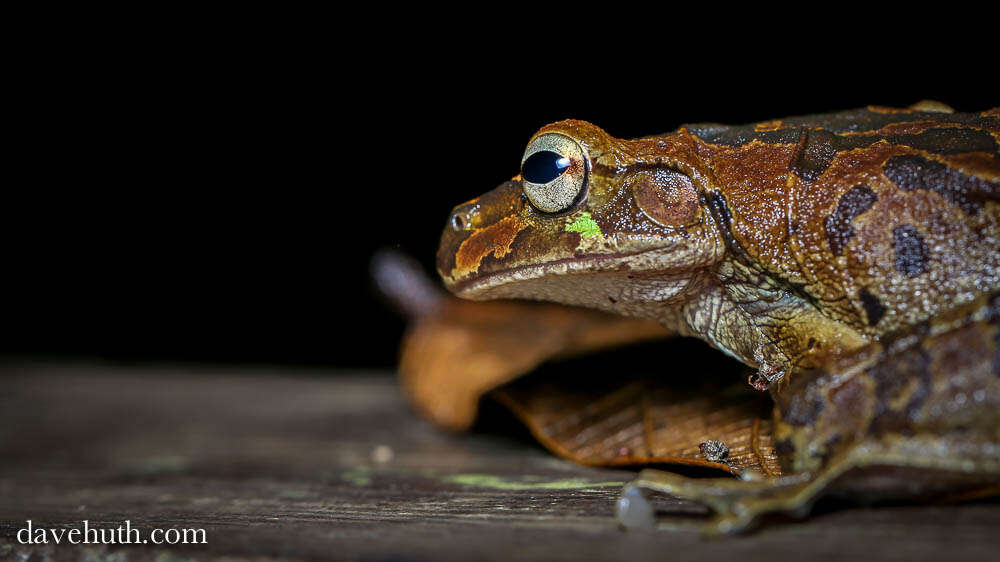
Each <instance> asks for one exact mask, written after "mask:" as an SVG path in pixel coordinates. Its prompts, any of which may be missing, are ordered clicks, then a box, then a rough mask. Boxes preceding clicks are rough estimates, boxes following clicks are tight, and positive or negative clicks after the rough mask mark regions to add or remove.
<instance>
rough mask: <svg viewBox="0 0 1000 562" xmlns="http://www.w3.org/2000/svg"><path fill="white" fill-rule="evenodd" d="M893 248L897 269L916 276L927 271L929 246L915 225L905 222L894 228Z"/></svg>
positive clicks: (907, 274) (905, 274)
mask: <svg viewBox="0 0 1000 562" xmlns="http://www.w3.org/2000/svg"><path fill="white" fill-rule="evenodd" d="M892 248H893V252H894V253H895V256H896V260H895V261H896V271H898V272H899V273H900V274H901V275H904V276H906V277H916V276H918V275H920V274H921V273H924V272H925V271H927V246H926V245H924V237H923V236H922V235H921V234H920V231H918V230H917V229H916V228H915V227H914V226H912V225H909V224H904V225H902V226H897V227H896V228H894V229H893V230H892Z"/></svg>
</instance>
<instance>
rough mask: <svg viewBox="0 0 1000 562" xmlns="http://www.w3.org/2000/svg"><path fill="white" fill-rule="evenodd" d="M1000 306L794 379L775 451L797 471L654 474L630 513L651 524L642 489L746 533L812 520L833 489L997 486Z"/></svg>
mask: <svg viewBox="0 0 1000 562" xmlns="http://www.w3.org/2000/svg"><path fill="white" fill-rule="evenodd" d="M996 304H997V299H996V298H994V299H993V301H992V302H991V303H990V306H986V307H980V308H978V309H976V310H975V311H973V312H972V313H969V314H968V316H967V317H964V318H963V317H958V316H953V317H950V318H947V319H942V320H941V322H939V323H938V324H929V325H923V326H919V327H916V328H913V329H912V330H911V331H910V332H909V333H906V334H897V335H894V336H892V337H888V338H884V339H883V341H882V343H881V344H873V345H872V346H869V347H867V348H865V349H862V350H859V351H858V352H856V353H854V354H852V355H850V356H847V357H842V358H839V359H838V360H837V361H834V362H831V363H830V364H829V365H827V366H826V367H825V368H823V369H816V370H813V371H810V372H803V373H798V374H796V375H794V376H793V378H792V380H791V381H789V383H788V384H787V385H784V388H781V389H778V390H777V391H776V392H775V400H776V407H775V433H774V436H775V440H776V448H777V450H778V451H779V454H781V455H782V459H781V460H782V464H783V465H784V466H785V467H786V468H787V469H788V472H789V473H791V475H790V476H784V477H781V478H776V479H762V480H752V481H736V480H731V479H711V480H706V479H691V478H685V477H682V476H678V475H674V474H669V473H665V472H661V471H655V470H646V471H643V472H641V473H640V474H639V477H638V478H637V479H636V480H635V481H633V482H632V483H630V484H629V485H628V486H627V487H626V489H625V492H624V494H623V497H622V500H621V501H620V502H619V509H620V511H619V516H620V517H621V519H622V521H623V522H624V523H632V524H642V523H643V518H642V517H638V516H637V515H636V514H639V513H647V514H650V513H651V510H650V509H649V508H648V506H647V505H644V503H643V497H642V495H641V490H642V489H650V490H657V491H661V492H665V493H668V494H671V495H675V496H678V497H681V498H685V499H690V500H693V501H695V502H698V503H701V504H704V505H705V506H707V507H708V508H709V509H711V510H712V511H713V512H714V514H715V517H714V519H713V520H712V521H711V523H710V524H709V525H708V527H707V530H708V531H709V532H738V531H742V530H745V529H747V528H748V527H750V526H751V525H752V524H753V523H754V522H755V521H757V520H758V519H759V518H760V517H761V516H762V515H765V514H768V513H773V512H784V513H790V514H793V515H800V516H804V515H806V514H808V512H809V510H810V508H811V506H812V504H813V503H814V502H815V500H817V499H818V498H820V497H822V496H824V495H827V494H831V493H836V494H838V495H842V496H846V497H849V498H853V499H857V500H861V501H872V500H878V499H888V498H901V499H905V498H909V499H926V498H932V497H947V496H958V495H961V494H969V493H973V494H974V493H976V492H977V491H982V490H992V491H993V492H996V491H997V483H998V482H1000V353H998V350H1000V339H998V338H1000V329H998V326H997V319H998V317H1000V314H998V313H997V310H996V309H997V307H996ZM647 523H648V522H647Z"/></svg>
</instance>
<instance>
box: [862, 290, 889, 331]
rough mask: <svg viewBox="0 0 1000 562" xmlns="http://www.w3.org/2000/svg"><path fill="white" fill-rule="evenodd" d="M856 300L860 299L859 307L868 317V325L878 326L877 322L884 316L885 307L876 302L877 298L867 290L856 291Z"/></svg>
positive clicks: (880, 302) (878, 301)
mask: <svg viewBox="0 0 1000 562" xmlns="http://www.w3.org/2000/svg"><path fill="white" fill-rule="evenodd" d="M858 298H859V299H861V306H863V307H864V309H865V314H866V315H867V316H868V325H869V326H874V325H876V324H878V322H879V320H881V319H882V317H883V316H885V305H884V304H882V301H880V300H878V297H876V296H875V295H873V294H871V292H869V291H868V289H861V290H860V291H858Z"/></svg>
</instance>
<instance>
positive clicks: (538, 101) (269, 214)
mask: <svg viewBox="0 0 1000 562" xmlns="http://www.w3.org/2000/svg"><path fill="white" fill-rule="evenodd" d="M457 41H460V40H459V39H457V38H456V39H455V40H454V41H451V40H450V39H449V38H439V39H438V40H437V41H436V42H434V43H433V44H431V43H430V42H429V40H428V39H427V38H425V37H413V36H411V37H408V41H407V42H405V44H403V43H400V44H394V45H391V46H390V47H391V48H390V49H389V50H387V51H385V52H377V51H376V50H369V49H374V46H375V45H376V44H374V43H369V44H367V45H366V46H358V45H353V46H352V47H351V48H347V47H345V46H344V45H340V44H334V45H333V46H331V45H330V43H329V42H327V41H324V40H323V39H322V38H317V39H315V40H313V39H310V38H308V37H306V38H289V39H288V41H280V42H279V43H281V46H280V48H277V47H275V43H274V42H271V43H270V46H266V47H254V46H251V45H248V44H239V45H227V46H225V48H218V49H209V50H201V49H198V50H193V51H182V50H178V49H176V48H174V47H176V45H173V46H171V48H165V49H162V50H159V51H157V50H154V51H153V52H143V53H142V54H141V55H136V54H134V53H129V52H128V49H127V48H125V49H123V48H122V45H120V44H117V45H107V46H106V49H97V50H96V51H94V50H91V49H87V50H84V51H82V52H80V53H76V52H74V51H72V50H69V51H67V50H61V51H59V52H58V53H55V54H52V55H51V56H49V57H47V62H48V64H46V65H44V66H41V67H40V66H38V65H32V70H31V72H30V73H29V74H28V75H27V76H28V78H27V79H24V80H20V81H18V82H17V83H16V85H15V86H12V88H14V89H16V90H17V92H16V93H17V94H18V98H19V100H20V101H19V103H18V104H16V105H15V106H14V109H13V117H15V118H16V119H17V120H18V121H19V122H20V125H21V126H20V127H18V128H17V129H16V133H15V134H14V142H13V146H12V147H11V148H10V149H9V151H8V159H9V161H10V163H11V168H10V173H9V174H8V181H7V182H6V184H7V185H6V186H5V188H4V191H5V195H4V199H5V201H4V203H3V205H2V210H0V212H2V213H3V216H2V235H3V240H4V242H3V246H2V248H3V251H4V259H3V264H4V266H3V279H4V281H3V293H2V306H3V314H2V330H3V333H2V334H0V353H2V354H5V355H8V356H14V357H26V356H30V357H39V356H41V357H77V356H82V357H104V358H112V359H120V360H127V361H132V360H148V359H157V360H158V359H166V360H210V361H240V362H291V363H316V364H327V365H338V366H389V365H392V364H393V362H394V359H395V353H396V351H395V349H396V344H397V342H398V338H399V336H400V334H401V332H402V328H403V323H402V321H401V320H400V319H398V318H397V317H396V316H395V314H394V313H393V312H391V311H390V310H389V309H388V308H387V307H386V306H384V304H383V303H382V302H381V301H380V299H379V298H378V297H377V296H376V294H375V292H374V290H373V287H372V284H371V282H370V280H369V275H368V260H369V258H370V256H371V255H372V253H373V252H374V251H376V250H377V249H379V248H384V247H394V248H398V249H402V250H404V251H406V252H408V253H410V254H412V255H414V256H416V257H417V258H418V259H420V260H421V261H422V262H423V263H424V264H425V266H426V267H428V268H430V267H431V266H432V263H433V256H434V252H435V250H436V246H437V238H438V233H439V232H440V229H441V227H442V226H443V225H444V221H445V219H446V217H447V215H448V212H449V210H450V209H451V207H452V206H454V205H455V204H458V203H460V202H462V201H464V200H467V199H469V198H472V197H474V196H476V195H478V194H480V193H482V192H484V191H487V190H489V189H491V188H492V187H494V186H495V185H497V184H498V183H500V182H502V181H504V180H506V179H508V178H510V177H511V176H513V175H514V174H516V173H517V166H518V163H519V161H520V155H521V152H522V150H523V147H524V144H525V142H526V141H527V139H528V138H529V137H530V136H531V134H532V133H533V132H534V131H535V130H536V129H537V128H539V127H540V126H542V125H544V124H546V123H548V122H551V121H555V120H559V119H563V118H567V117H573V118H579V119H585V120H588V121H592V122H594V123H596V124H598V125H600V126H601V127H603V128H604V129H605V130H607V131H608V132H609V133H611V134H612V135H615V136H619V137H626V138H627V137H635V136H642V135H647V134H653V133H661V132H665V131H669V130H672V129H674V128H676V127H677V126H678V125H679V124H681V123H690V122H699V121H715V122H723V123H744V122H752V121H758V120H766V119H770V118H777V117H783V116H789V115H795V114H804V113H816V112H824V111H833V110H838V109H847V108H853V107H860V106H864V105H868V104H875V105H889V106H905V105H909V104H911V103H914V102H916V101H918V100H920V99H924V98H931V99H939V100H941V101H944V102H946V103H949V104H951V105H953V106H954V107H956V108H957V109H959V110H982V109H985V108H987V107H991V106H996V105H997V104H998V103H1000V100H998V99H997V97H996V95H995V93H994V92H995V88H994V86H992V85H991V82H992V78H991V77H990V75H989V73H986V74H976V73H974V72H970V71H969V66H958V65H955V64H953V61H952V62H948V61H947V60H942V61H941V62H940V64H933V63H930V64H929V63H928V61H927V60H926V59H923V60H919V61H918V60H917V59H919V58H920V57H919V56H915V57H914V62H915V63H919V64H914V65H913V66H905V65H904V66H900V65H899V64H898V63H897V64H894V65H889V64H888V63H887V59H883V58H879V57H878V56H875V57H869V58H868V59H867V60H868V62H867V63H861V62H859V60H860V59H856V58H850V57H848V58H847V59H826V60H825V61H820V62H819V63H816V62H815V61H813V64H811V65H810V66H808V67H806V66H803V67H802V68H804V70H803V71H802V72H794V71H793V69H794V68H796V67H798V66H799V65H797V63H796V62H795V61H793V60H791V59H790V58H789V57H790V56H793V55H790V54H788V53H782V54H775V53H768V52H764V51H756V50H754V49H750V48H748V49H747V50H746V51H745V52H741V53H739V56H733V55H732V54H730V55H728V56H727V57H715V56H713V55H712V54H711V53H708V52H705V53H697V56H693V55H692V54H686V55H685V56H683V57H675V58H671V57H670V56H669V54H670V53H668V52H664V53H663V55H662V56H661V57H648V56H644V57H642V58H641V60H639V59H635V60H631V61H629V60H628V57H622V56H619V55H617V54H616V55H613V56H609V57H607V58H606V59H602V58H600V57H597V56H587V57H579V58H565V57H564V51H562V50H557V51H554V52H553V53H545V52H544V51H542V54H541V55H538V54H537V53H536V52H535V50H527V51H525V50H522V49H518V48H514V49H511V50H508V51H507V52H505V53H503V54H500V55H497V54H495V53H490V54H487V53H485V52H481V51H479V50H477V49H476V48H474V47H471V46H468V45H465V44H462V43H458V42H457ZM382 46H383V47H384V45H382ZM980 62H982V61H980ZM973 66H975V65H973Z"/></svg>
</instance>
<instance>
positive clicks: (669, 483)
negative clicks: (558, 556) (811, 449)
mask: <svg viewBox="0 0 1000 562" xmlns="http://www.w3.org/2000/svg"><path fill="white" fill-rule="evenodd" d="M814 482H815V481H814V480H812V479H810V478H809V475H801V476H786V477H781V478H768V477H763V476H761V477H759V478H754V479H753V480H749V479H747V480H742V481H740V480H733V479H732V478H709V479H705V478H689V477H686V476H681V475H678V474H673V473H670V472H664V471H662V470H655V469H647V470H643V471H642V472H640V473H639V476H638V477H637V478H636V479H635V480H633V481H632V482H630V483H628V484H626V485H625V488H624V489H623V490H622V495H621V498H620V499H619V500H618V510H617V512H618V513H617V515H618V521H619V522H620V523H621V525H622V526H624V527H625V528H627V529H637V528H653V527H655V526H656V521H655V515H654V511H653V508H652V506H651V505H650V503H649V501H648V500H647V499H646V497H645V494H644V492H643V491H644V490H654V491H657V492H663V493H665V494H669V495H671V496H675V497H678V498H681V499H685V500H690V501H693V502H695V503H698V504H701V505H704V506H705V507H707V508H708V509H709V510H711V512H712V514H713V517H712V519H711V521H710V522H709V523H708V524H706V525H705V526H704V527H703V528H702V530H703V531H705V532H706V533H707V534H722V533H739V532H742V531H745V530H747V529H749V528H750V527H751V526H753V524H754V523H755V522H756V521H757V519H758V518H759V517H760V516H762V515H764V514H767V513H774V512H787V513H791V514H792V515H794V516H797V517H804V516H806V515H808V513H809V511H810V509H811V508H812V501H813V499H814V498H815V497H816V495H817V491H818V489H817V488H816V487H815V486H814Z"/></svg>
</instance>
